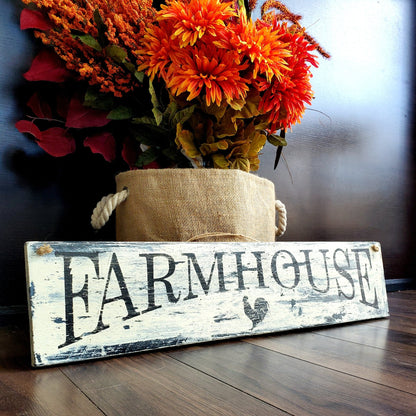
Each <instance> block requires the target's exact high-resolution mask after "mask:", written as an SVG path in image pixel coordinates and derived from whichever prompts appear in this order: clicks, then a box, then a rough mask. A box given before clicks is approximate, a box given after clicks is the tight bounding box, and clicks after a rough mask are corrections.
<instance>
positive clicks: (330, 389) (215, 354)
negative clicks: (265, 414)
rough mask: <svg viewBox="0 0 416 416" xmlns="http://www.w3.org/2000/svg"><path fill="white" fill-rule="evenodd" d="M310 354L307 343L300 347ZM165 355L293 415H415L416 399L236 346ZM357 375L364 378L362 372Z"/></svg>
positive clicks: (250, 346) (264, 350)
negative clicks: (360, 374)
mask: <svg viewBox="0 0 416 416" xmlns="http://www.w3.org/2000/svg"><path fill="white" fill-rule="evenodd" d="M301 348H303V349H305V350H309V346H308V344H307V342H305V343H304V345H303V346H302V347H301ZM168 354H169V356H171V357H173V358H175V359H177V360H179V361H180V362H183V363H185V364H188V365H190V366H192V367H193V368H195V369H198V370H200V371H202V372H204V373H206V374H208V375H210V376H212V377H215V378H216V379H218V380H221V381H223V382H224V383H229V384H233V386H235V387H236V388H238V389H240V390H241V391H244V392H246V393H248V394H250V395H252V396H254V397H256V398H259V399H261V400H263V401H265V402H267V403H270V404H272V405H274V406H276V407H279V408H280V409H282V410H284V411H286V412H288V413H290V414H292V415H296V416H322V415H325V416H347V415H348V416H350V415H374V416H376V415H377V416H391V415H401V416H414V414H415V412H414V410H415V409H416V395H414V394H410V393H406V392H403V391H400V390H397V389H394V388H390V387H386V386H383V385H381V384H379V383H374V382H370V381H367V380H365V379H363V378H361V377H360V378H358V377H355V376H351V375H348V374H345V373H341V372H339V371H335V370H331V369H328V368H325V365H326V362H325V361H324V360H322V361H321V362H320V363H319V365H316V364H312V363H308V362H307V361H304V360H301V359H296V358H293V357H291V356H288V355H284V354H280V353H277V352H275V351H271V350H269V349H267V348H260V347H258V346H256V345H253V344H251V343H247V342H241V341H235V342H227V343H221V344H217V345H215V346H208V347H206V348H202V347H201V346H193V347H189V348H186V349H183V350H182V349H181V350H175V351H170V352H169V353H168ZM362 376H363V377H365V376H366V374H365V372H364V371H363V373H362Z"/></svg>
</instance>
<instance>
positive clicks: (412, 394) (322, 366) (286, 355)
mask: <svg viewBox="0 0 416 416" xmlns="http://www.w3.org/2000/svg"><path fill="white" fill-rule="evenodd" d="M244 342H248V343H250V341H245V340H244ZM254 345H256V346H257V347H259V348H264V349H265V350H268V351H271V352H273V353H275V354H280V355H283V356H285V357H290V358H292V359H295V360H298V361H301V362H304V363H308V364H310V365H313V366H315V367H320V368H324V369H326V370H329V371H333V372H336V373H339V374H344V375H346V376H349V377H353V378H355V379H357V380H363V381H366V382H368V383H372V384H374V385H377V386H383V387H386V388H388V389H392V390H395V391H399V392H401V393H404V394H409V395H411V396H415V397H416V393H410V392H408V391H405V390H402V389H399V388H397V387H394V386H389V385H387V384H384V383H378V382H376V381H374V380H369V379H367V378H364V377H360V376H357V375H355V374H350V373H347V372H345V371H341V370H336V369H334V368H331V367H327V366H325V365H321V364H316V363H314V362H312V361H309V360H306V359H302V358H298V357H295V356H293V355H290V354H285V353H283V352H278V351H275V350H273V349H271V348H267V347H265V346H263V345H257V344H254ZM359 345H361V344H359Z"/></svg>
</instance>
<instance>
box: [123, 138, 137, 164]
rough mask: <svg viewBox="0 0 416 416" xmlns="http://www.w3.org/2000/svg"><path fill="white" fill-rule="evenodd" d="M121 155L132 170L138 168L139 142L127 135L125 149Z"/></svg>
mask: <svg viewBox="0 0 416 416" xmlns="http://www.w3.org/2000/svg"><path fill="white" fill-rule="evenodd" d="M121 157H122V158H123V159H124V161H125V162H126V163H127V164H128V165H129V168H130V169H131V170H133V169H138V168H137V166H136V161H137V157H138V152H137V142H136V141H135V140H133V139H132V138H131V137H127V138H126V139H125V140H124V143H123V149H122V151H121Z"/></svg>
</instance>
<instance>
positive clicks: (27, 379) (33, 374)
mask: <svg viewBox="0 0 416 416" xmlns="http://www.w3.org/2000/svg"><path fill="white" fill-rule="evenodd" d="M29 362H30V361H29V339H28V337H27V332H24V333H22V331H21V330H19V329H11V328H4V327H0V414H1V415H10V416H12V415H13V416H16V415H31V416H32V415H33V416H46V415H61V416H63V415H73V414H79V415H82V414H85V415H93V416H99V415H103V413H102V412H101V411H100V410H99V409H98V408H97V407H96V406H94V405H93V404H92V403H91V401H90V400H89V399H88V398H87V397H86V396H85V394H84V393H82V392H81V391H80V390H79V388H78V387H77V386H75V385H74V384H73V383H72V382H71V381H70V380H69V379H68V378H67V377H66V376H65V375H64V374H62V372H61V371H60V370H57V369H44V370H41V371H35V370H31V369H30V367H29Z"/></svg>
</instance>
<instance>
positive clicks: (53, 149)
mask: <svg viewBox="0 0 416 416" xmlns="http://www.w3.org/2000/svg"><path fill="white" fill-rule="evenodd" d="M38 145H39V146H40V147H41V148H42V149H43V150H44V151H45V152H47V153H49V154H50V155H51V156H55V157H61V156H66V155H68V154H69V153H73V152H75V139H74V138H73V137H72V136H71V135H70V134H69V133H68V132H67V131H66V130H65V129H63V128H62V127H51V128H50V129H47V130H45V131H43V132H42V134H41V137H40V138H39V140H38Z"/></svg>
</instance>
